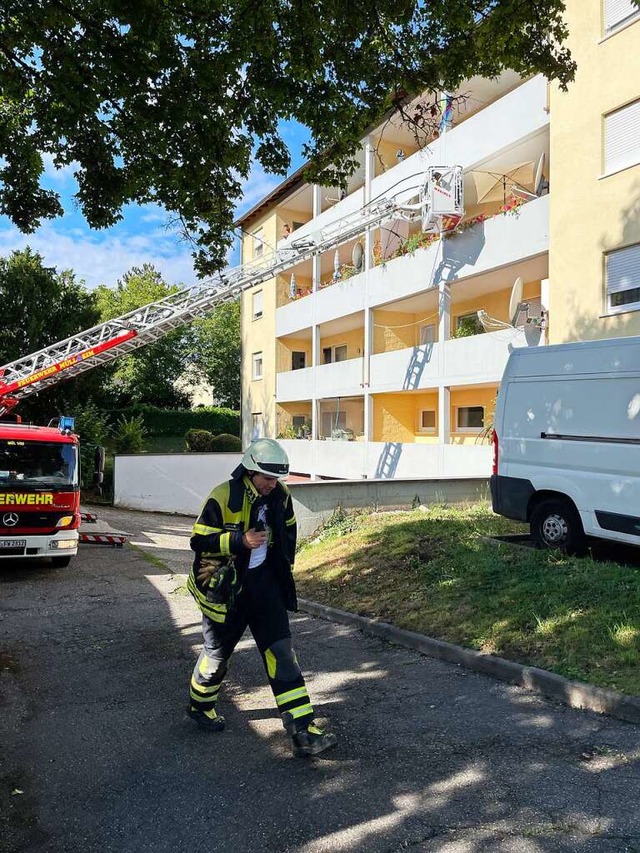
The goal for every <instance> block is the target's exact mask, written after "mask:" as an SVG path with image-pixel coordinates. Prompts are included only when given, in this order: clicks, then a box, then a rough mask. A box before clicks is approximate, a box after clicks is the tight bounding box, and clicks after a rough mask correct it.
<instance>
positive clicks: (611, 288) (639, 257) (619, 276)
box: [607, 244, 640, 294]
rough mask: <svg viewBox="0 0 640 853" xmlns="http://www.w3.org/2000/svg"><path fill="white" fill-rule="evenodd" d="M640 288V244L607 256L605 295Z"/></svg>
mask: <svg viewBox="0 0 640 853" xmlns="http://www.w3.org/2000/svg"><path fill="white" fill-rule="evenodd" d="M635 287H640V244H637V245H635V246H628V247H627V248H625V249H616V251H615V252H609V254H608V255H607V293H608V294H609V293H620V292H622V291H623V290H632V289H633V288H635Z"/></svg>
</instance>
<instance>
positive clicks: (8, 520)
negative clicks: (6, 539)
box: [2, 512, 20, 527]
mask: <svg viewBox="0 0 640 853" xmlns="http://www.w3.org/2000/svg"><path fill="white" fill-rule="evenodd" d="M19 521H20V517H19V516H18V513H17V512H5V514H4V515H3V516H2V523H3V524H4V526H5V527H15V526H16V524H17V523H18V522H19Z"/></svg>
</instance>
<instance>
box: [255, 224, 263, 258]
mask: <svg viewBox="0 0 640 853" xmlns="http://www.w3.org/2000/svg"><path fill="white" fill-rule="evenodd" d="M263 251H264V231H263V230H262V228H258V230H257V231H254V232H253V257H254V258H259V257H261V255H262V253H263Z"/></svg>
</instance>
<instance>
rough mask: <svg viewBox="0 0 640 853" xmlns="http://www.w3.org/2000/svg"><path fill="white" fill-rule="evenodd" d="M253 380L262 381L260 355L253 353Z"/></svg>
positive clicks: (259, 353)
mask: <svg viewBox="0 0 640 853" xmlns="http://www.w3.org/2000/svg"><path fill="white" fill-rule="evenodd" d="M252 377H253V379H262V353H261V352H254V354H253V371H252Z"/></svg>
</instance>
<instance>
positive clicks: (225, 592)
mask: <svg viewBox="0 0 640 853" xmlns="http://www.w3.org/2000/svg"><path fill="white" fill-rule="evenodd" d="M207 578H208V579H209V586H208V588H207V591H206V595H207V601H210V602H211V603H212V604H226V605H227V610H231V609H232V608H233V605H234V603H235V596H236V591H237V575H236V568H235V566H234V565H233V563H223V564H220V562H219V561H218V560H207V559H206V558H205V559H203V560H202V561H201V563H200V568H199V569H198V580H199V581H201V582H202V583H203V585H204V583H205V582H206V579H207Z"/></svg>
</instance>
